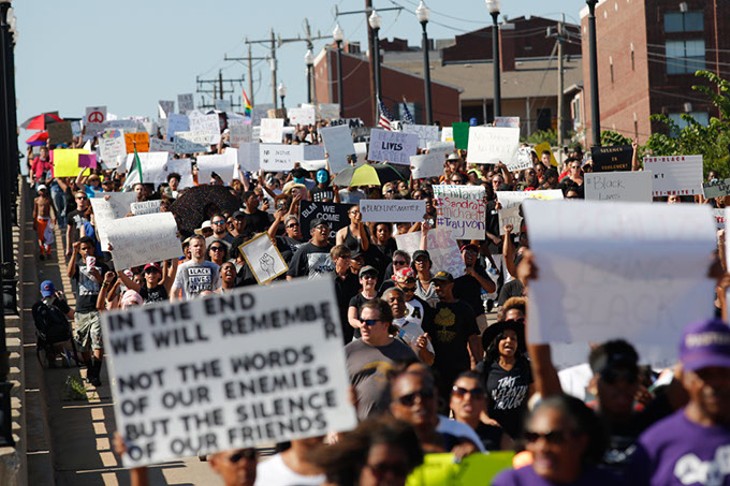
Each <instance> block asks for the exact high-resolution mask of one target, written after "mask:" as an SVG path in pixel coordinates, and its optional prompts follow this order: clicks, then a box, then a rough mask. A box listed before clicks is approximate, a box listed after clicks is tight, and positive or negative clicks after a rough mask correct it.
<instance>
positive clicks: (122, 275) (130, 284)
mask: <svg viewBox="0 0 730 486" xmlns="http://www.w3.org/2000/svg"><path fill="white" fill-rule="evenodd" d="M117 276H118V277H119V278H120V280H121V281H122V283H123V284H124V285H125V286H126V287H127V288H128V289H132V290H134V291H135V292H137V293H139V289H140V288H141V285H139V284H138V283H137V282H135V281H134V280H132V279H131V278H129V277H127V274H126V273H124V271H123V270H119V271H118V272H117Z"/></svg>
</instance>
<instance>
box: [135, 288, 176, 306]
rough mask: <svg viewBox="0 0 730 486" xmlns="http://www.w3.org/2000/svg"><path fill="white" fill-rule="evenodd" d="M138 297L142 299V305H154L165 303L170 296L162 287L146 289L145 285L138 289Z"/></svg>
mask: <svg viewBox="0 0 730 486" xmlns="http://www.w3.org/2000/svg"><path fill="white" fill-rule="evenodd" d="M139 295H141V296H142V299H144V305H148V304H154V303H155V302H167V301H168V300H170V295H169V294H168V293H167V289H166V288H165V286H164V285H158V286H157V287H152V288H151V289H150V288H147V286H146V285H142V286H141V287H140V289H139Z"/></svg>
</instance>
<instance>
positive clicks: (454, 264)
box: [393, 227, 466, 278]
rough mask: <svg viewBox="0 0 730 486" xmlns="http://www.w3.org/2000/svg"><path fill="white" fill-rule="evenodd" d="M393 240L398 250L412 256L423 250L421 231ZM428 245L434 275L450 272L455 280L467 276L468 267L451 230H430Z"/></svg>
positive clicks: (398, 236)
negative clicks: (415, 252)
mask: <svg viewBox="0 0 730 486" xmlns="http://www.w3.org/2000/svg"><path fill="white" fill-rule="evenodd" d="M393 238H395V242H396V244H397V245H398V249H399V250H404V251H407V252H408V253H409V254H410V255H412V254H413V252H414V251H416V250H419V249H420V248H421V232H420V231H416V232H414V233H405V234H402V235H395V236H394V237H393ZM426 245H427V247H428V253H429V255H430V256H431V261H432V262H433V265H432V268H433V270H432V271H433V273H436V272H440V271H444V272H449V273H450V274H451V275H453V277H454V278H458V277H461V276H462V275H464V274H465V272H466V267H465V266H464V260H463V259H462V258H461V251H460V250H459V245H457V243H456V240H455V239H454V237H453V236H451V231H450V230H448V229H445V228H439V227H436V228H433V229H431V230H429V232H428V236H427V239H426Z"/></svg>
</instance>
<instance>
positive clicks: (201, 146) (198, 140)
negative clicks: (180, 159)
mask: <svg viewBox="0 0 730 486" xmlns="http://www.w3.org/2000/svg"><path fill="white" fill-rule="evenodd" d="M212 143H213V141H212V140H211V137H210V134H209V133H205V132H177V133H176V134H175V153H178V154H194V153H197V152H208V151H209V150H210V146H211V145H212Z"/></svg>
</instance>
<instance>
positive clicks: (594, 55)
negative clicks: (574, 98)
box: [586, 0, 601, 147]
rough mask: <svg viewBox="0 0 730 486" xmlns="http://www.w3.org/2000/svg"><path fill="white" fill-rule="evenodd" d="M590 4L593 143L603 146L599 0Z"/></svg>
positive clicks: (591, 1)
mask: <svg viewBox="0 0 730 486" xmlns="http://www.w3.org/2000/svg"><path fill="white" fill-rule="evenodd" d="M586 3H587V4H588V57H589V58H590V71H591V131H592V138H593V145H595V146H596V147H600V146H601V108H600V106H599V104H598V47H597V46H596V3H598V0H586Z"/></svg>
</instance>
